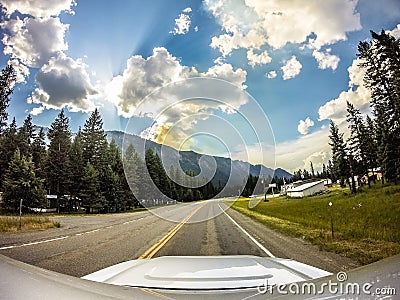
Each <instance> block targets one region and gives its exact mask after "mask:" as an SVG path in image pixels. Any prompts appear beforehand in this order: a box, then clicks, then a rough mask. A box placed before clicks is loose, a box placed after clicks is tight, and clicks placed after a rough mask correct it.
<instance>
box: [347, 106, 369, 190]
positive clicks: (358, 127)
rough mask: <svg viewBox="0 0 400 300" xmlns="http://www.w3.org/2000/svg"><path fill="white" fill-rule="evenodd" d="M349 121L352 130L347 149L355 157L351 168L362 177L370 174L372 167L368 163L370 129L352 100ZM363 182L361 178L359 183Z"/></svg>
mask: <svg viewBox="0 0 400 300" xmlns="http://www.w3.org/2000/svg"><path fill="white" fill-rule="evenodd" d="M347 122H348V124H349V125H348V126H349V130H350V138H349V139H348V142H347V149H348V152H349V156H351V157H352V159H353V164H352V165H351V168H352V170H354V173H355V174H356V175H358V178H359V179H360V178H362V177H363V176H364V175H366V174H368V169H369V168H370V165H369V164H368V151H369V150H370V149H369V148H370V147H369V145H368V143H369V140H368V130H367V127H366V125H365V124H364V120H363V118H362V116H361V113H360V110H359V109H357V108H355V107H354V105H353V104H351V103H350V102H347ZM361 183H362V182H361V181H360V180H359V184H361Z"/></svg>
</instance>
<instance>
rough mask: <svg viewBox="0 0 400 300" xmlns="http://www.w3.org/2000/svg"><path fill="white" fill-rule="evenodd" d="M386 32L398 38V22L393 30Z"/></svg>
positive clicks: (399, 36)
mask: <svg viewBox="0 0 400 300" xmlns="http://www.w3.org/2000/svg"><path fill="white" fill-rule="evenodd" d="M388 32H389V33H390V34H391V35H392V36H394V37H395V38H396V39H400V24H397V26H396V27H395V28H394V29H393V30H389V31H388Z"/></svg>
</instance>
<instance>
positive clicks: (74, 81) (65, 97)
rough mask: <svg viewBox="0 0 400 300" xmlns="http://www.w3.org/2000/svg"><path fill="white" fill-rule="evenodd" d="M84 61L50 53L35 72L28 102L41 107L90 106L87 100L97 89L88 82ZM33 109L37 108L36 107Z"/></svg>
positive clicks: (77, 109) (83, 109) (74, 108)
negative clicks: (47, 58) (34, 82)
mask: <svg viewBox="0 0 400 300" xmlns="http://www.w3.org/2000/svg"><path fill="white" fill-rule="evenodd" d="M86 67H87V66H86V65H85V64H84V63H83V62H82V61H81V60H79V59H78V60H74V59H72V58H70V57H67V56H66V55H65V54H63V53H61V54H60V55H58V56H57V57H53V58H51V59H50V60H49V62H48V63H47V64H45V65H43V67H42V68H41V69H40V71H39V72H38V73H37V74H36V81H37V83H38V84H39V88H36V89H35V90H34V92H33V93H32V95H31V97H30V98H29V99H28V103H37V104H41V105H42V106H44V107H45V108H54V109H60V108H63V107H65V106H67V107H68V108H69V109H71V110H72V111H88V110H91V109H93V108H94V105H93V103H92V102H91V101H90V100H89V98H90V96H92V95H95V94H96V93H97V91H96V90H95V89H94V87H93V86H92V84H91V83H90V79H89V75H88V73H87V71H86ZM34 112H36V113H38V112H40V109H39V108H36V109H34Z"/></svg>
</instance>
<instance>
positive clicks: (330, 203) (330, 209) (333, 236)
mask: <svg viewBox="0 0 400 300" xmlns="http://www.w3.org/2000/svg"><path fill="white" fill-rule="evenodd" d="M329 211H330V215H331V234H332V240H333V239H334V238H335V234H334V231H333V216H332V202H329Z"/></svg>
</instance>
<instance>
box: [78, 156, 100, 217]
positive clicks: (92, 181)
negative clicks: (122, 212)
mask: <svg viewBox="0 0 400 300" xmlns="http://www.w3.org/2000/svg"><path fill="white" fill-rule="evenodd" d="M79 196H80V198H81V199H82V205H83V207H85V208H86V213H91V212H93V211H94V210H96V211H97V212H99V211H100V210H101V209H102V208H103V207H104V198H103V195H102V193H101V190H100V181H99V172H98V171H97V170H96V169H95V168H94V166H93V165H92V164H91V163H88V164H87V165H86V167H85V171H84V175H83V178H82V187H81V189H80V193H79Z"/></svg>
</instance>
